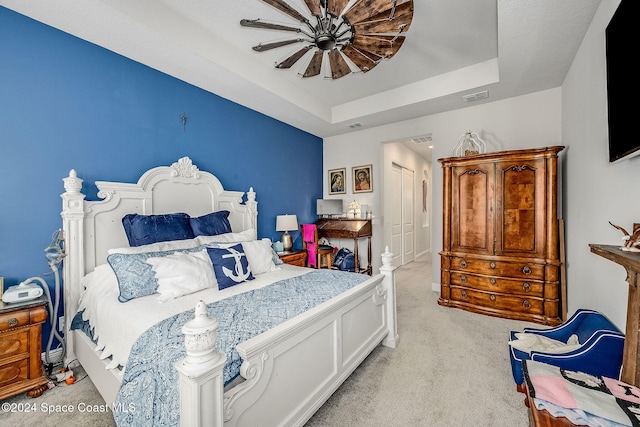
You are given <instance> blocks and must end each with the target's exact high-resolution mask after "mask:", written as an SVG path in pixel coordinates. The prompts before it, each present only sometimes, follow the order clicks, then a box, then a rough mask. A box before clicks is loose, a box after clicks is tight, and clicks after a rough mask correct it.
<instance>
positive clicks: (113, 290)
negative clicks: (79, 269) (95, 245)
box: [78, 264, 310, 369]
mask: <svg viewBox="0 0 640 427" xmlns="http://www.w3.org/2000/svg"><path fill="white" fill-rule="evenodd" d="M308 271H310V269H308V268H304V267H296V266H292V265H288V264H283V265H280V266H278V269H277V270H275V271H272V272H269V273H264V274H258V275H256V276H255V279H254V280H250V281H247V282H243V283H240V284H238V285H235V286H232V287H230V288H226V289H223V290H221V291H220V290H218V288H217V286H216V287H213V288H208V289H204V290H202V291H199V292H195V293H193V294H189V295H184V296H182V297H180V298H176V299H174V300H171V301H167V302H160V301H159V300H158V294H153V295H148V296H145V297H141V298H136V299H133V300H131V301H127V302H125V303H122V302H120V301H118V295H119V289H118V281H117V278H116V275H115V273H114V272H113V270H112V268H111V266H110V265H109V264H103V265H100V266H98V267H96V268H95V270H94V271H93V272H92V273H90V274H88V275H87V276H85V277H84V278H83V285H84V286H85V288H86V289H85V291H84V293H83V294H82V296H81V298H80V303H79V308H78V310H79V311H81V310H84V313H83V316H82V317H83V320H86V321H89V324H90V325H91V327H92V328H93V332H94V339H97V346H96V351H98V352H99V353H100V358H101V359H106V358H108V357H111V358H112V359H111V362H110V363H109V364H108V365H107V369H114V368H117V367H118V366H123V367H124V366H126V363H127V360H128V358H129V352H130V350H131V347H132V346H133V344H134V343H135V341H136V340H137V338H138V337H139V336H140V335H141V334H142V333H143V332H144V331H146V330H147V329H148V328H149V327H151V326H153V325H155V324H156V323H158V322H160V321H161V320H163V319H166V318H168V317H171V316H173V315H175V314H178V313H182V312H183V311H186V310H192V309H194V308H195V306H196V303H197V302H198V301H200V300H203V301H204V302H205V303H210V302H214V301H219V300H222V299H224V298H227V297H230V296H232V295H236V294H239V293H243V292H247V291H249V290H252V289H258V288H261V287H264V286H266V285H269V284H271V283H274V282H277V281H279V280H284V279H287V278H290V277H295V276H299V275H301V274H304V273H307V272H308Z"/></svg>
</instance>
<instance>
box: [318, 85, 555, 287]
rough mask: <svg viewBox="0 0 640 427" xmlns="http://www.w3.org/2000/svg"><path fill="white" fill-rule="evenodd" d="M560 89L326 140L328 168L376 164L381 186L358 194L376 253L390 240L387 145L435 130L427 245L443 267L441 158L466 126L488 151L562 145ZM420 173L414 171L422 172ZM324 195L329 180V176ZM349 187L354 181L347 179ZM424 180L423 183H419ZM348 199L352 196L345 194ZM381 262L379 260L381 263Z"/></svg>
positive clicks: (436, 278) (432, 282)
mask: <svg viewBox="0 0 640 427" xmlns="http://www.w3.org/2000/svg"><path fill="white" fill-rule="evenodd" d="M560 93H561V92H560V88H556V89H551V90H547V91H543V92H538V93H534V94H530V95H525V96H520V97H516V98H511V99H507V100H504V101H497V102H490V103H486V104H481V105H477V106H473V107H468V108H464V109H460V110H455V111H450V112H447V113H441V114H434V115H431V116H425V117H420V118H417V119H412V120H407V121H404V122H398V123H394V124H391V125H386V126H380V127H378V128H374V129H365V130H362V131H358V132H353V133H349V134H346V135H340V136H335V137H330V138H325V139H324V168H325V174H326V170H327V169H333V168H338V167H344V166H347V168H348V172H349V171H350V167H351V165H354V166H355V165H358V164H368V163H372V164H373V165H374V180H375V182H377V184H374V186H376V187H375V188H376V191H374V193H367V194H368V196H364V195H362V194H359V195H358V196H359V197H362V200H358V201H359V202H360V203H367V204H369V205H370V206H372V208H373V213H374V215H375V216H376V219H375V220H374V239H373V253H374V259H375V260H376V261H378V258H379V257H378V256H377V254H379V253H381V251H382V250H383V249H384V247H385V246H386V245H388V244H389V242H388V240H386V239H388V235H387V234H386V233H385V218H384V212H385V210H384V206H383V198H382V197H383V196H382V192H381V191H380V187H379V184H380V182H381V180H382V182H384V181H385V180H388V177H387V176H385V173H388V172H385V171H387V167H386V166H387V165H389V164H390V163H389V162H388V161H387V162H385V160H384V159H385V157H384V156H385V149H384V143H385V142H386V141H394V140H395V141H397V140H399V139H403V138H410V137H413V136H419V135H424V134H427V133H431V134H432V138H433V160H432V163H431V167H430V168H429V169H430V170H431V171H432V172H431V176H432V181H431V190H432V191H431V192H430V194H431V206H432V211H433V215H432V218H431V220H430V223H429V224H430V229H429V232H430V235H431V243H430V244H429V245H428V247H429V249H430V250H431V256H432V261H433V265H434V266H439V265H440V260H439V257H438V252H439V251H440V250H442V215H441V212H442V173H441V172H440V164H439V163H438V161H437V159H438V158H441V157H448V156H451V154H452V150H453V147H454V146H455V144H456V143H457V142H458V138H459V137H460V135H462V134H463V133H464V132H465V131H466V130H468V129H471V130H473V131H475V132H478V133H479V134H480V135H481V136H482V137H483V138H484V139H485V140H486V142H487V149H488V150H489V151H498V150H505V149H512V148H529V147H542V146H547V145H560V144H561V140H560V134H561V123H560V117H561V114H560V107H561V102H560ZM419 175H420V174H418V173H417V174H416V176H419ZM324 179H325V189H324V191H325V194H327V184H326V180H327V178H326V176H325V178H324ZM349 185H351V184H350V183H349ZM421 185H422V184H420V186H421ZM346 196H347V199H348V197H350V195H349V194H347V195H346ZM376 265H379V261H378V264H376ZM439 283H440V272H439V269H438V268H434V271H433V277H432V278H430V279H429V278H426V279H425V286H428V287H432V288H433V289H437V290H439Z"/></svg>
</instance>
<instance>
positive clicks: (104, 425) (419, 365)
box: [0, 257, 531, 427]
mask: <svg viewBox="0 0 640 427" xmlns="http://www.w3.org/2000/svg"><path fill="white" fill-rule="evenodd" d="M429 261H430V257H423V258H421V259H419V260H417V261H414V262H412V263H410V264H407V265H406V266H403V267H401V268H399V269H398V270H397V276H396V286H397V293H398V297H397V305H398V333H399V335H400V343H399V345H398V347H397V348H396V349H389V348H386V347H378V348H376V349H375V350H374V351H373V353H372V354H371V355H370V356H369V357H368V358H367V359H366V360H365V361H364V362H363V364H362V365H361V366H360V367H359V368H358V369H357V370H356V371H355V372H354V373H353V374H352V375H351V377H349V378H348V379H347V381H346V382H345V383H344V384H343V385H342V386H341V387H340V388H339V389H338V390H337V391H336V392H335V393H334V395H333V396H332V397H331V398H330V399H329V400H328V401H327V403H326V404H325V405H324V406H323V407H321V408H320V410H318V412H317V413H316V414H315V415H314V416H313V417H312V418H311V419H310V420H309V422H308V423H307V427H334V426H335V427H348V426H367V427H377V426H380V427H383V426H384V427H395V426H398V427H400V426H402V427H411V426H438V427H443V426H452V427H453V426H456V427H458V426H479V427H483V426H487V427H501V426H504V427H519V426H522V427H524V426H528V425H529V422H528V417H527V411H526V408H525V407H524V404H523V401H524V396H523V395H522V394H519V393H517V392H516V391H515V384H514V383H513V379H512V377H511V368H510V365H509V356H508V351H507V339H508V332H509V331H510V330H512V329H517V330H520V329H522V328H524V327H525V326H530V325H531V324H529V323H526V322H519V321H514V320H507V319H499V318H493V317H488V316H482V315H478V314H473V313H468V312H465V311H462V310H458V309H451V308H445V307H441V306H439V305H438V304H437V299H438V295H437V294H436V293H434V292H432V291H431V265H430V263H429ZM77 373H78V375H77V377H78V378H79V381H78V382H76V384H74V385H71V386H61V387H56V388H54V389H52V390H49V391H47V392H46V393H45V394H44V395H43V396H41V397H38V398H35V399H30V398H28V397H26V395H25V394H22V395H19V396H15V397H12V398H9V399H6V400H4V401H2V402H1V404H2V410H1V412H2V413H1V414H0V426H5V425H6V426H10V425H11V426H16V427H20V426H29V427H31V426H35V425H37V426H39V427H47V426H59V425H66V426H83V427H84V426H99V427H108V426H113V425H114V423H113V418H112V417H111V414H110V412H108V411H107V408H105V406H104V401H103V400H102V399H101V397H100V395H99V394H98V392H97V391H96V389H95V387H94V386H93V384H92V382H91V380H90V379H89V378H87V377H85V376H84V375H83V373H82V372H80V371H77ZM6 404H9V407H8V409H10V410H13V411H9V412H7V411H6V409H7V405H6ZM70 409H72V410H73V412H68V411H69V410H70ZM65 410H66V411H67V412H65ZM266 427H270V426H266Z"/></svg>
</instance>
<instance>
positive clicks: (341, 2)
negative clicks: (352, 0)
mask: <svg viewBox="0 0 640 427" xmlns="http://www.w3.org/2000/svg"><path fill="white" fill-rule="evenodd" d="M348 3H349V0H329V7H328V8H327V9H328V10H329V13H330V14H332V15H333V16H340V15H341V14H342V12H344V11H345V10H344V8H345V7H347V4H348Z"/></svg>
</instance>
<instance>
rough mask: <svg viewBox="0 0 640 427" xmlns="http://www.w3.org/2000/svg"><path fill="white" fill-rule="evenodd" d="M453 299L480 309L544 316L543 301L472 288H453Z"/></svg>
mask: <svg viewBox="0 0 640 427" xmlns="http://www.w3.org/2000/svg"><path fill="white" fill-rule="evenodd" d="M451 299H452V300H454V301H460V302H464V303H467V304H472V305H476V306H479V307H485V308H492V309H496V310H508V311H514V312H518V313H531V314H542V313H543V311H544V305H543V300H542V299H540V298H527V297H522V296H516V295H506V294H501V293H497V292H485V291H478V290H475V289H471V288H464V287H459V286H451Z"/></svg>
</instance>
